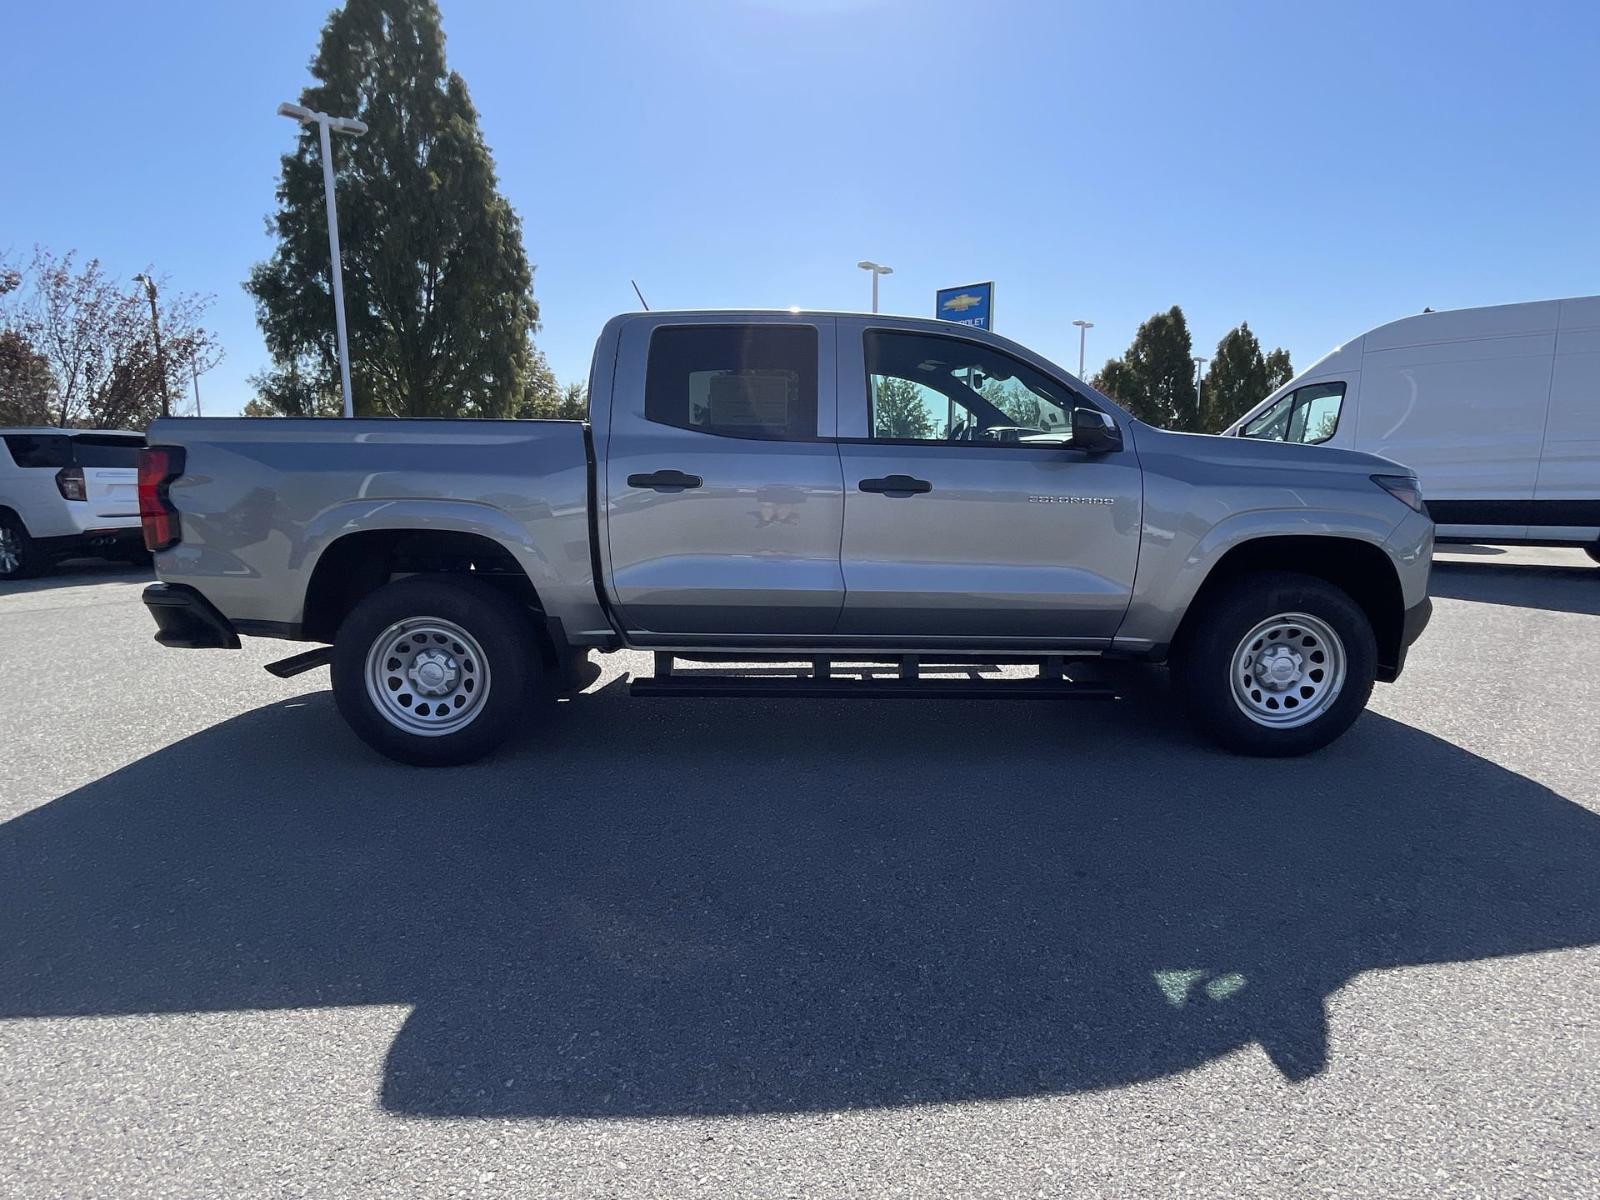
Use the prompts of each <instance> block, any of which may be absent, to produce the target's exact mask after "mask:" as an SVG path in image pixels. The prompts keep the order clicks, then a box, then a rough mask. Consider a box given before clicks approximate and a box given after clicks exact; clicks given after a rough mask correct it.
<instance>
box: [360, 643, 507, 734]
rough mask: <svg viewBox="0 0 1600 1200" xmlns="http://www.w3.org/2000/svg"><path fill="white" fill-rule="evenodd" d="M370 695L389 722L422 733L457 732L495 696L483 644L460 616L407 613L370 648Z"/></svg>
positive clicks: (469, 722)
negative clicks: (449, 618)
mask: <svg viewBox="0 0 1600 1200" xmlns="http://www.w3.org/2000/svg"><path fill="white" fill-rule="evenodd" d="M366 677H367V697H368V698H369V699H370V700H371V701H372V704H373V707H374V708H376V709H377V710H378V711H379V712H380V713H382V714H383V717H384V719H385V720H386V721H388V722H389V724H391V725H393V726H395V727H396V728H397V729H403V730H405V732H407V733H414V734H416V735H418V736H419V737H443V736H444V735H445V734H447V733H457V732H459V731H460V730H462V729H465V728H466V727H467V726H468V725H470V724H472V722H473V721H474V720H476V719H477V717H478V714H479V713H481V712H482V711H483V706H484V704H485V703H486V702H487V700H488V698H489V663H488V661H487V660H486V659H485V657H484V654H483V647H481V646H480V645H478V641H477V639H476V638H474V637H473V636H472V635H471V634H470V633H468V632H467V631H466V630H465V629H463V628H461V626H459V625H457V624H456V623H455V622H454V621H446V620H443V619H442V618H440V617H407V618H406V619H405V620H404V621H396V622H395V623H394V624H393V625H391V626H389V628H387V629H385V630H384V631H383V632H382V633H380V634H379V635H378V636H377V637H376V638H374V639H373V642H372V646H371V648H370V649H369V650H368V651H367V674H366Z"/></svg>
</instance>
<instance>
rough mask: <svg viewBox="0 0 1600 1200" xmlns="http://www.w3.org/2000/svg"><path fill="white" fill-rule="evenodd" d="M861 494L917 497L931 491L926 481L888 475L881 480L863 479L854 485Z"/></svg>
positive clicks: (931, 487) (931, 485)
mask: <svg viewBox="0 0 1600 1200" xmlns="http://www.w3.org/2000/svg"><path fill="white" fill-rule="evenodd" d="M856 486H857V487H858V488H860V489H861V490H862V491H863V492H881V493H883V494H884V495H886V496H919V495H921V494H922V493H923V492H931V491H933V484H931V483H929V482H928V481H927V480H926V479H913V478H912V477H911V476H909V475H888V476H885V477H884V478H882V479H863V480H862V481H861V482H860V483H858V484H856Z"/></svg>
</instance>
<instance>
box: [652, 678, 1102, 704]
mask: <svg viewBox="0 0 1600 1200" xmlns="http://www.w3.org/2000/svg"><path fill="white" fill-rule="evenodd" d="M628 694H629V695H630V696H700V697H708V696H713V697H732V696H762V697H779V696H783V697H804V696H812V697H820V698H827V699H844V698H861V699H870V700H882V699H895V700H918V699H938V700H979V699H983V700H987V699H994V698H1005V699H1012V700H1024V699H1025V700H1040V699H1048V700H1062V699H1074V700H1111V699H1115V697H1116V692H1114V691H1113V690H1112V689H1111V688H1108V687H1102V686H1101V685H1099V684H1090V683H1072V682H1070V681H1064V680H1053V679H1050V680H1047V679H992V680H986V679H928V678H926V677H924V678H922V679H840V678H838V677H833V678H824V679H811V678H806V677H804V676H802V677H799V678H793V679H773V678H770V677H767V676H744V675H716V674H711V673H707V674H704V675H680V674H673V675H667V676H665V677H661V676H650V677H647V678H644V679H635V680H633V681H632V682H631V683H629V684H628Z"/></svg>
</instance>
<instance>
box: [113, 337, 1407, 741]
mask: <svg viewBox="0 0 1600 1200" xmlns="http://www.w3.org/2000/svg"><path fill="white" fill-rule="evenodd" d="M589 386H590V390H589V395H590V414H589V420H588V421H587V422H581V421H478V420H284V419H268V420H259V419H256V420H251V419H216V418H207V419H204V420H199V419H171V420H161V421H158V422H156V423H155V424H154V425H153V426H152V427H151V429H150V432H149V442H150V446H149V448H148V449H147V450H145V451H143V452H142V457H141V462H140V468H139V506H140V511H141V515H142V519H143V526H144V534H145V539H146V544H147V545H148V547H149V548H150V549H151V550H152V551H153V552H154V554H155V562H156V570H157V574H158V577H159V579H160V580H161V582H159V583H156V584H154V585H152V586H151V587H150V588H149V589H148V590H147V591H146V593H145V596H144V600H145V604H146V605H147V606H148V607H149V610H150V612H151V613H152V615H153V616H154V618H155V620H156V624H157V626H158V632H157V634H156V639H157V640H158V641H159V642H161V643H163V644H164V645H168V646H181V647H233V648H237V647H238V645H239V638H240V636H241V635H244V636H252V637H272V638H284V639H288V640H290V641H300V642H309V643H315V644H316V646H315V647H314V648H313V649H311V650H308V651H306V652H304V653H301V654H297V655H295V656H294V657H292V658H289V659H286V660H284V661H283V662H280V663H275V664H273V665H272V667H270V668H269V669H270V670H274V671H275V673H277V674H280V675H289V674H292V673H295V672H297V671H301V670H307V669H310V668H313V667H317V666H320V665H323V664H327V665H329V666H330V667H331V670H332V683H333V692H334V697H335V701H336V703H337V705H338V707H339V710H340V711H341V712H342V713H343V715H344V717H345V719H346V720H347V721H348V722H349V723H350V725H351V726H352V727H353V728H354V730H355V731H356V733H358V734H359V735H360V736H361V737H362V738H363V739H364V740H365V741H367V742H368V743H369V744H370V745H371V746H373V747H374V748H375V749H377V750H378V751H380V752H382V753H383V754H386V755H389V756H390V757H392V758H396V759H399V760H401V761H404V762H409V763H416V764H421V765H442V764H453V763H462V762H467V761H470V760H472V759H475V758H478V757H479V756H481V755H483V754H485V753H487V752H488V751H490V750H491V749H493V748H494V747H495V746H496V745H497V744H498V743H499V742H500V741H501V740H502V739H503V738H504V737H505V736H506V735H507V734H508V732H510V731H511V730H512V729H513V728H515V727H516V726H517V725H518V724H519V723H523V722H531V721H535V720H536V719H537V717H536V716H535V715H534V714H536V713H537V711H538V708H537V706H536V705H535V704H534V703H532V702H533V701H534V700H535V699H536V698H538V697H540V696H548V695H550V694H552V693H553V692H555V691H558V690H561V689H562V688H566V689H568V690H572V689H574V688H576V687H581V686H582V683H583V682H584V681H585V680H584V670H585V668H586V667H588V665H589V664H588V662H587V656H588V655H589V653H590V652H591V651H613V650H619V649H625V648H626V649H634V650H647V651H654V652H655V663H656V670H655V674H654V676H653V677H649V678H638V679H634V680H633V681H632V684H631V688H632V690H633V691H634V692H635V693H636V694H645V695H654V696H696V695H699V696H705V695H715V696H738V695H756V696H773V695H811V696H819V695H820V696H951V695H959V696H970V695H1000V696H1019V695H1025V696H1033V697H1047V696H1071V695H1080V694H1085V693H1089V694H1096V693H1098V694H1104V691H1105V689H1104V688H1097V687H1096V686H1095V685H1093V684H1092V683H1084V682H1081V681H1074V680H1073V679H1072V678H1071V672H1070V671H1069V670H1068V669H1067V667H1068V665H1069V664H1071V663H1072V662H1073V660H1075V659H1079V658H1082V657H1091V656H1102V657H1115V658H1124V659H1143V660H1147V661H1151V662H1165V663H1168V664H1169V668H1170V676H1171V679H1172V683H1173V687H1174V690H1175V692H1176V694H1177V696H1178V697H1179V698H1180V700H1181V701H1182V702H1183V704H1184V706H1185V708H1186V709H1187V710H1188V712H1189V713H1190V714H1191V716H1192V717H1193V719H1194V721H1195V722H1196V723H1197V724H1198V726H1199V727H1200V728H1201V729H1202V730H1203V731H1204V732H1206V733H1207V734H1209V735H1210V736H1211V737H1212V738H1214V739H1215V740H1216V741H1217V742H1219V743H1221V744H1222V745H1223V746H1225V747H1228V748H1230V749H1232V750H1235V751H1238V752H1243V753H1250V754H1264V755H1290V754H1300V753H1304V752H1306V751H1310V750H1314V749H1316V748H1318V747H1321V746H1323V745H1326V744H1327V743H1328V742H1329V741H1331V740H1332V739H1334V738H1336V737H1338V736H1339V735H1340V734H1341V733H1343V732H1344V731H1345V730H1346V729H1347V728H1348V727H1349V726H1350V725H1351V723H1352V722H1353V721H1354V720H1355V719H1356V717H1357V716H1358V715H1359V713H1360V712H1361V710H1362V708H1363V707H1364V706H1365V704H1366V701H1367V698H1368V695H1369V694H1370V692H1371V689H1372V685H1373V681H1374V680H1384V681H1388V680H1393V679H1394V678H1396V676H1397V675H1398V674H1399V673H1400V670H1401V668H1402V666H1403V665H1404V662H1405V657H1406V651H1407V648H1408V647H1409V646H1410V645H1411V643H1412V642H1413V641H1414V640H1415V639H1416V637H1417V636H1418V634H1419V633H1420V632H1421V631H1422V628H1423V626H1424V625H1425V624H1426V623H1427V620H1428V615H1429V613H1430V611H1431V606H1430V602H1429V600H1428V572H1429V566H1430V560H1431V553H1432V548H1433V522H1432V520H1431V519H1430V518H1429V516H1428V513H1427V509H1426V507H1425V505H1424V504H1423V500H1422V496H1421V494H1420V492H1419V490H1418V487H1417V482H1416V478H1415V476H1414V475H1412V474H1411V472H1409V471H1408V470H1407V469H1406V468H1404V467H1402V466H1399V465H1397V464H1395V463H1393V462H1390V461H1388V460H1386V459H1382V458H1378V457H1375V456H1372V455H1369V454H1359V453H1354V452H1351V451H1342V450H1331V449H1327V448H1323V447H1317V446H1305V445H1295V444H1285V443H1274V442H1264V441H1259V440H1252V439H1245V438H1223V437H1212V436H1206V435H1199V434H1183V433H1171V432H1167V431H1163V430H1160V429H1156V428H1153V427H1151V426H1149V425H1146V424H1143V423H1141V422H1139V421H1137V420H1135V419H1133V418H1132V417H1131V416H1130V415H1129V414H1128V413H1127V412H1125V411H1123V410H1122V409H1121V408H1119V407H1118V406H1117V405H1116V404H1115V403H1113V402H1112V401H1111V400H1110V399H1108V398H1107V397H1106V396H1103V395H1101V394H1100V393H1099V392H1098V391H1096V390H1095V389H1094V388H1092V387H1090V386H1089V385H1088V384H1086V383H1084V382H1083V381H1081V380H1078V379H1076V378H1074V377H1073V376H1071V375H1069V374H1067V373H1066V372H1064V371H1062V370H1061V369H1060V368H1059V367H1057V366H1055V365H1054V364H1052V363H1050V362H1048V361H1046V360H1045V359H1043V358H1041V357H1039V356H1038V355H1036V354H1033V353H1031V352H1030V351H1028V350H1026V349H1024V348H1023V347H1021V346H1019V345H1016V344H1014V343H1012V342H1009V341H1007V340H1006V339H1004V338H1000V337H996V336H994V335H992V334H989V333H985V332H982V331H979V330H974V329H971V328H968V327H964V326H955V325H952V324H949V323H946V322H939V321H930V320H917V319H911V318H901V317H887V316H865V315H860V314H818V313H802V314H795V313H788V312H783V313H771V312H692V313H662V312H651V313H635V314H628V315H624V316H619V317H616V318H614V319H612V320H611V321H610V322H609V323H608V324H607V325H606V327H605V329H604V330H603V332H602V333H601V336H600V339H599V342H598V344H597V346H596V349H595V355H594V362H593V367H592V371H591V375H590V385H589ZM679 661H691V662H695V661H698V662H701V663H716V664H722V668H721V669H718V670H716V671H710V672H708V671H706V670H703V669H699V670H694V671H680V670H678V669H676V666H675V664H676V663H677V662H679ZM775 662H787V663H801V664H805V670H804V672H803V673H801V672H800V671H799V670H796V671H795V672H794V675H793V677H791V678H783V677H775V676H774V675H773V674H772V673H771V671H772V668H770V667H769V668H767V669H766V670H765V671H760V670H758V671H755V672H752V671H750V670H749V668H748V667H746V668H744V669H743V670H740V669H737V668H734V667H733V666H731V664H749V663H775ZM977 662H981V663H1009V664H1015V663H1019V662H1020V663H1033V664H1037V666H1038V671H1037V673H1036V674H1035V675H1029V676H1027V677H1020V678H1019V677H1018V674H1019V673H1018V672H1016V671H1012V672H1008V673H1005V674H1004V675H1003V677H1001V678H993V677H983V676H982V675H981V673H980V675H979V677H978V678H970V677H965V678H949V677H937V678H936V677H933V676H932V675H931V674H930V672H933V671H934V667H935V665H936V664H949V663H967V664H971V663H977ZM852 663H854V664H878V665H879V666H880V667H881V669H880V670H870V671H869V670H859V671H855V672H854V673H852V672H851V671H850V670H848V669H846V666H847V664H852ZM968 674H969V676H970V674H971V673H970V672H969V673H968ZM946 676H948V672H946Z"/></svg>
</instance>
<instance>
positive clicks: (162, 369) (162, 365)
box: [133, 271, 172, 417]
mask: <svg viewBox="0 0 1600 1200" xmlns="http://www.w3.org/2000/svg"><path fill="white" fill-rule="evenodd" d="M133 281H134V282H135V283H142V284H144V294H145V298H146V299H148V300H149V301H150V334H151V336H152V337H154V338H155V342H156V374H158V375H160V376H161V415H162V416H163V417H170V416H171V415H172V395H171V393H170V391H169V390H168V388H167V360H166V358H165V357H164V356H163V355H162V353H161V318H160V317H159V316H158V315H157V314H156V281H155V280H154V279H151V278H150V276H148V275H146V274H144V273H143V272H142V271H141V272H140V273H139V274H137V275H135V276H134V277H133Z"/></svg>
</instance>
